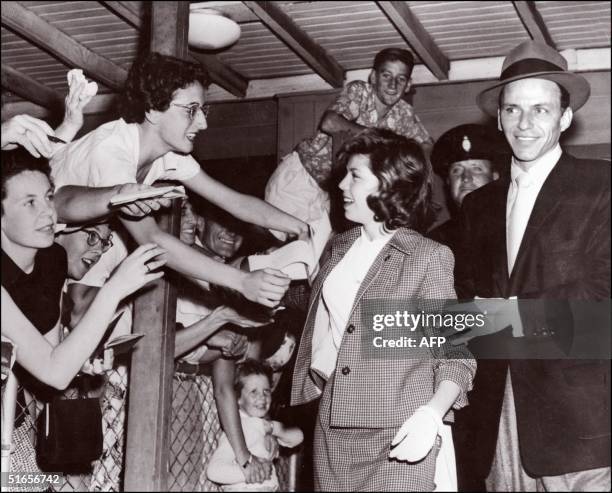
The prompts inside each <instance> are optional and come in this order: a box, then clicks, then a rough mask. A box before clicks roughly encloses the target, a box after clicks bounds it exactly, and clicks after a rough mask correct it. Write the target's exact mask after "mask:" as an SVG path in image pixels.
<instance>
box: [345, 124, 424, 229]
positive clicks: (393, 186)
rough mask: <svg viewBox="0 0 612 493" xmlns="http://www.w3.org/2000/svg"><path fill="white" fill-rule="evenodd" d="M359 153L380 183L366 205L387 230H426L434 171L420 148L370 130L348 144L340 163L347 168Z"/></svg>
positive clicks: (375, 130) (361, 133) (391, 135)
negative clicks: (367, 160) (365, 159)
mask: <svg viewBox="0 0 612 493" xmlns="http://www.w3.org/2000/svg"><path fill="white" fill-rule="evenodd" d="M356 154H361V155H364V156H368V157H369V159H370V168H371V170H372V173H373V174H374V176H376V178H378V181H379V182H380V185H379V191H378V194H375V195H370V196H369V197H368V198H367V203H368V206H369V207H370V209H372V210H373V211H374V214H375V216H374V217H375V219H376V220H377V221H380V222H382V223H383V224H384V228H385V229H386V230H388V231H389V230H394V229H397V228H400V227H408V228H412V229H415V230H417V231H424V230H425V229H426V228H427V226H429V224H428V223H429V221H430V220H431V214H432V210H431V187H432V171H431V166H430V164H429V161H428V160H427V159H426V158H425V154H424V153H423V149H422V148H421V146H420V145H419V144H418V143H417V142H415V141H413V140H410V139H407V138H406V137H402V136H400V135H397V134H395V133H393V132H392V131H391V130H386V129H376V128H370V129H366V130H364V131H363V132H360V133H359V134H357V135H356V136H355V137H353V138H352V139H351V140H349V141H347V142H345V144H344V145H343V146H342V148H341V149H340V151H339V153H338V164H339V165H340V166H341V167H346V165H347V164H348V162H349V160H350V158H351V157H352V156H354V155H356Z"/></svg>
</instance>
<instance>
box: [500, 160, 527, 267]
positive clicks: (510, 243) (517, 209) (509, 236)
mask: <svg viewBox="0 0 612 493" xmlns="http://www.w3.org/2000/svg"><path fill="white" fill-rule="evenodd" d="M530 186H531V178H530V176H529V174H527V173H525V172H521V173H520V174H518V175H517V176H516V178H515V180H514V181H513V200H512V202H511V204H512V205H511V207H510V214H509V215H508V223H507V227H506V252H507V253H508V274H511V273H512V269H513V267H514V262H515V261H516V256H517V255H518V251H519V247H520V246H521V241H522V239H523V234H524V233H525V228H526V227H527V221H529V216H530V214H531V211H530V210H529V201H528V200H525V195H526V194H527V189H528V188H529V187H530Z"/></svg>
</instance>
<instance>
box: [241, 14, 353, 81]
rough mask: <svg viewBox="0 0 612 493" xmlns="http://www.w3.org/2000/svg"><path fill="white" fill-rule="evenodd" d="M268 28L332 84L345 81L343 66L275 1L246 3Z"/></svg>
mask: <svg viewBox="0 0 612 493" xmlns="http://www.w3.org/2000/svg"><path fill="white" fill-rule="evenodd" d="M244 4H245V5H246V6H247V7H249V8H250V9H251V10H252V11H253V12H254V13H255V15H257V17H259V18H260V19H261V21H262V22H263V23H264V24H265V25H266V26H268V28H269V29H270V30H271V31H272V32H273V33H274V34H275V35H276V36H278V37H279V38H280V39H281V40H282V41H283V42H284V43H285V44H287V45H288V46H289V48H291V49H292V50H293V51H294V52H295V53H296V54H297V55H298V56H299V57H300V58H302V59H303V60H304V61H305V62H306V63H307V64H308V66H310V68H312V69H313V70H314V71H315V72H316V73H317V74H318V75H319V76H320V77H321V78H322V79H324V80H325V81H327V82H328V83H329V84H330V85H331V86H332V87H342V85H343V84H344V69H343V68H342V67H341V66H340V64H339V63H338V62H337V61H336V60H335V59H334V58H333V57H332V56H331V55H330V54H329V53H327V52H326V51H325V50H324V49H323V47H321V45H319V44H318V43H316V42H315V41H314V40H313V39H312V38H311V37H310V36H308V34H306V32H304V31H303V30H302V29H301V28H300V27H299V26H298V25H297V24H296V23H295V22H294V21H293V20H292V19H291V17H289V16H288V15H287V14H286V13H285V12H284V11H283V10H282V9H281V8H280V7H279V6H278V5H276V2H244Z"/></svg>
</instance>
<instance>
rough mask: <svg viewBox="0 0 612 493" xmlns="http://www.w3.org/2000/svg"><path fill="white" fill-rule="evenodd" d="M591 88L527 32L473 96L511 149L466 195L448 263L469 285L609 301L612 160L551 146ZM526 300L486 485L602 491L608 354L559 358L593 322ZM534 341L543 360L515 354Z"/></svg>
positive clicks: (475, 291) (510, 341)
mask: <svg viewBox="0 0 612 493" xmlns="http://www.w3.org/2000/svg"><path fill="white" fill-rule="evenodd" d="M589 93H590V88H589V84H588V82H587V81H586V80H585V79H584V78H583V77H582V76H580V75H578V74H574V73H571V72H569V71H568V70H567V62H566V61H565V59H564V58H563V57H562V56H561V55H560V54H559V53H557V51H555V50H554V49H553V48H551V47H549V46H547V45H544V44H541V43H538V42H534V41H528V42H525V43H522V44H520V45H519V46H517V47H516V48H514V49H513V50H512V51H511V52H510V53H509V54H508V56H507V57H506V59H505V61H504V64H503V67H502V74H501V77H500V80H499V82H497V83H495V84H494V85H492V86H491V87H489V88H488V89H486V90H484V91H483V92H482V93H481V94H479V96H478V100H477V102H478V105H479V106H480V108H481V109H482V110H483V111H484V112H485V113H487V114H488V115H490V116H492V117H496V118H497V121H498V126H499V129H500V130H501V131H502V132H503V134H504V135H505V138H506V140H507V141H508V144H509V145H510V147H511V149H512V154H513V156H512V159H511V164H510V173H509V174H508V176H505V177H502V178H501V179H500V180H497V181H494V182H491V183H489V184H488V185H485V186H484V187H482V188H480V189H478V190H476V191H474V192H472V193H470V194H469V195H467V196H466V198H465V200H464V201H463V207H462V220H463V222H462V227H463V228H464V231H466V234H465V235H464V236H463V239H462V244H461V248H460V251H459V254H458V258H457V266H458V268H457V271H456V273H457V276H458V279H457V283H458V285H461V286H462V288H463V289H464V290H465V292H468V293H470V294H471V295H472V296H480V297H484V298H509V297H514V296H517V297H518V298H519V299H530V300H534V299H535V300H538V303H541V306H542V307H544V310H547V309H548V308H549V307H550V306H552V305H551V303H557V302H558V301H559V300H561V302H562V303H564V305H563V306H566V307H569V306H570V305H571V303H570V300H571V301H572V302H573V301H576V300H582V301H584V300H591V301H597V300H608V301H609V298H610V164H609V163H607V162H604V161H596V160H585V159H576V158H574V157H572V156H570V155H569V154H567V153H566V152H564V151H563V150H562V148H561V147H560V145H559V138H560V136H561V133H562V132H564V131H565V130H567V129H568V128H569V126H570V124H571V122H572V116H573V112H574V111H577V110H578V109H579V108H580V107H581V106H583V105H584V103H585V102H586V101H587V99H588V97H589ZM552 300H555V301H552ZM522 306H524V305H522ZM522 306H521V319H522V328H521V329H520V330H517V331H515V330H513V335H514V337H510V336H509V334H508V331H504V337H503V338H501V339H500V344H504V345H506V344H507V345H508V346H512V347H515V348H518V352H517V353H515V354H518V355H519V356H518V358H514V359H512V360H511V361H510V371H509V372H508V375H507V378H506V385H505V393H504V401H503V407H502V411H501V420H500V426H499V435H498V440H497V446H496V450H495V457H494V460H493V466H492V469H491V474H490V475H489V478H488V484H487V486H488V489H489V490H493V491H502V490H503V491H517V490H523V491H536V490H537V491H551V490H553V491H554V490H556V491H609V490H610V389H609V382H610V361H609V359H605V360H604V359H593V357H591V358H592V359H581V360H578V359H569V358H567V356H569V357H570V358H571V357H572V355H573V353H572V351H573V349H571V348H572V339H573V340H574V344H575V342H576V339H577V338H580V337H581V335H582V333H583V332H584V331H585V330H588V329H589V328H590V327H589V326H588V325H585V324H584V323H583V322H582V321H581V320H582V319H581V314H580V313H578V312H577V311H576V309H575V306H574V305H571V312H569V311H568V312H566V313H565V314H564V316H562V317H559V316H558V312H557V313H556V314H557V317H556V318H554V317H551V316H550V315H551V313H550V311H548V312H539V317H540V318H539V319H536V318H534V317H533V316H532V315H534V313H536V312H532V313H531V316H530V314H528V313H527V312H526V311H525V310H523V308H522ZM555 306H557V305H555ZM607 306H609V305H607ZM608 316H609V312H608ZM535 320H538V321H537V323H536V322H535ZM513 329H514V327H513ZM607 330H609V327H608V329H607ZM521 332H522V334H520V333H521ZM499 334H502V333H501V332H500V333H499ZM517 335H519V336H520V337H516V336H517ZM568 341H569V343H568ZM595 343H596V344H597V341H595ZM600 345H601V343H600ZM574 347H575V346H574ZM536 350H537V351H540V350H542V352H539V353H537V354H539V355H540V357H541V359H521V358H525V357H526V355H527V354H528V353H529V354H533V351H536ZM555 356H556V359H555ZM561 357H563V358H565V359H560V358H561ZM493 411H494V410H493V409H492V412H493ZM481 431H482V432H483V433H485V432H487V431H486V430H481ZM490 459H491V457H489V463H490Z"/></svg>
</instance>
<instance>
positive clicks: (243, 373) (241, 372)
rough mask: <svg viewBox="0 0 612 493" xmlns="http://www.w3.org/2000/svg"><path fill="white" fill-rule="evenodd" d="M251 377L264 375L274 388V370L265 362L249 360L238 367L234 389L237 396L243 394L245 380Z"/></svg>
mask: <svg viewBox="0 0 612 493" xmlns="http://www.w3.org/2000/svg"><path fill="white" fill-rule="evenodd" d="M251 375H263V376H264V377H266V378H267V379H268V382H270V386H272V368H270V365H268V363H266V362H265V361H259V360H257V359H253V358H247V359H245V360H244V361H243V362H242V363H240V364H238V366H236V374H235V375H234V389H235V390H236V394H238V395H239V394H240V392H242V388H243V387H244V382H243V380H244V379H245V378H246V377H249V376H251Z"/></svg>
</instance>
